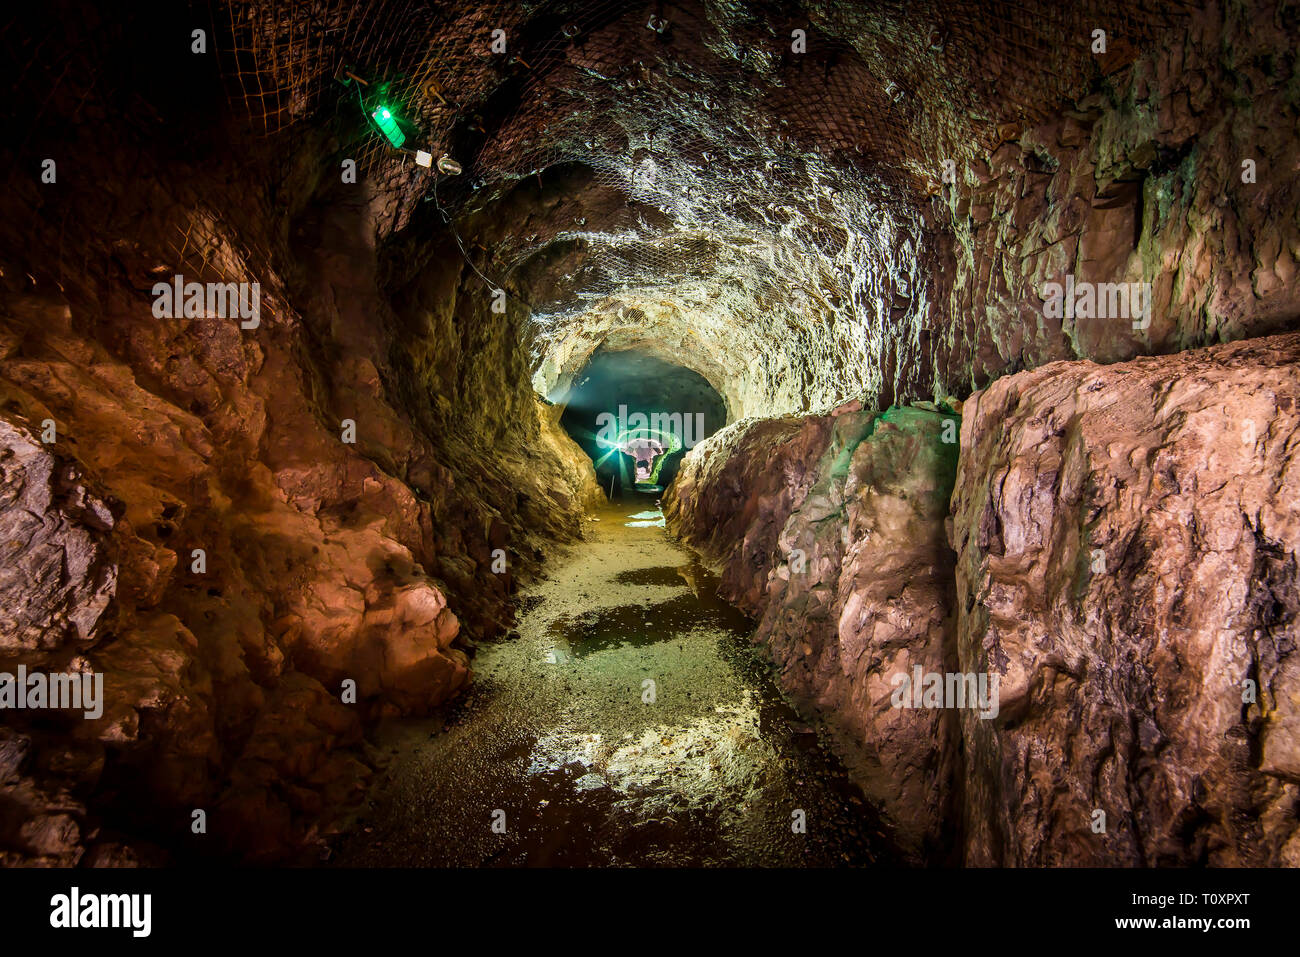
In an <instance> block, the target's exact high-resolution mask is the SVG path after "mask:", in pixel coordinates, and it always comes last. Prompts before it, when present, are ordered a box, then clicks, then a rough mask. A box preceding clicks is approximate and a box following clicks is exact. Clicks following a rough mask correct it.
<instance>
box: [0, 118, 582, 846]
mask: <svg viewBox="0 0 1300 957" xmlns="http://www.w3.org/2000/svg"><path fill="white" fill-rule="evenodd" d="M95 130H96V128H95V127H94V126H93V125H91V126H89V127H87V128H85V129H82V128H68V129H67V130H65V135H66V136H67V137H68V138H69V142H68V143H67V144H66V145H65V147H64V148H66V149H67V150H68V151H69V153H76V154H77V155H82V156H86V157H90V158H91V160H90V161H93V162H94V163H96V164H97V172H98V176H99V177H102V178H103V179H105V180H107V181H110V182H113V183H115V184H117V186H116V189H117V193H116V195H111V196H110V195H107V194H105V193H104V191H103V190H102V189H100V187H99V179H98V178H94V177H82V176H72V177H69V180H70V181H69V182H68V183H67V184H66V187H65V186H64V185H63V184H60V188H59V190H58V191H55V192H47V193H41V192H40V191H39V190H40V187H39V186H38V185H36V184H34V183H33V182H32V181H31V180H30V179H29V178H27V177H26V176H25V175H19V174H17V173H16V172H13V171H12V169H11V174H10V175H11V176H12V177H13V182H12V184H11V185H12V186H13V194H12V195H13V196H14V197H15V199H16V201H17V202H18V203H20V204H21V205H23V207H24V209H25V210H26V212H25V213H24V215H23V216H21V217H17V218H15V219H11V220H9V221H8V224H7V226H6V227H5V229H4V230H3V235H2V236H0V246H2V248H3V255H4V268H3V276H4V278H3V288H2V289H0V472H2V478H0V496H3V497H2V498H0V502H2V503H3V508H0V522H2V523H3V525H2V528H3V541H2V542H0V547H3V549H4V555H5V562H4V567H3V571H2V572H0V604H2V606H3V608H4V614H3V616H0V671H5V672H10V673H12V672H13V671H14V670H15V668H16V667H17V666H18V665H19V664H26V665H28V666H29V667H38V666H39V667H41V668H42V669H45V670H50V671H60V670H65V669H71V670H78V671H80V670H88V669H89V670H93V671H96V672H102V673H103V674H104V675H105V698H106V702H105V704H104V713H103V715H102V716H101V717H99V718H97V719H90V720H87V719H83V718H82V717H81V716H80V715H79V714H77V715H62V716H56V717H55V718H53V719H43V720H42V721H40V722H36V721H35V719H34V718H33V717H32V716H31V714H30V713H24V712H16V711H14V712H7V713H6V722H7V723H8V724H9V725H10V726H11V731H12V732H13V733H12V734H11V735H10V737H9V738H7V739H6V744H5V748H6V749H7V753H10V754H11V755H12V757H13V760H9V761H7V762H6V765H5V768H6V770H7V772H9V773H8V777H7V778H6V781H5V783H3V784H0V788H2V789H3V794H0V805H2V806H3V808H5V809H6V810H3V812H2V813H0V844H2V845H3V848H4V853H5V854H6V855H7V857H6V859H7V860H11V861H37V862H46V863H50V862H62V863H72V862H75V861H79V860H82V861H91V862H105V863H113V862H119V863H120V862H129V861H130V860H136V859H145V860H150V859H153V858H152V856H151V855H152V854H153V853H154V852H152V851H150V850H149V843H150V842H151V841H152V842H156V843H157V844H159V845H164V846H167V847H169V848H172V849H173V850H174V851H176V852H177V853H180V854H182V855H183V854H186V853H189V852H193V853H197V854H204V855H210V854H232V855H235V856H238V857H239V858H240V859H243V860H274V859H282V858H284V857H285V856H286V855H297V854H300V853H301V854H306V855H308V857H309V858H310V857H313V856H314V855H315V854H316V853H317V851H316V845H317V843H318V841H319V838H320V836H321V835H322V834H324V833H328V829H329V828H330V827H331V826H332V822H333V821H334V820H335V819H336V818H337V816H338V815H339V814H340V813H341V812H343V811H345V810H346V809H347V808H348V807H349V806H350V805H351V804H352V803H354V802H355V800H356V799H357V798H358V796H359V795H360V793H361V790H362V788H363V787H364V786H365V784H366V782H367V780H368V779H369V777H370V776H371V774H372V770H373V767H374V765H375V762H374V760H373V758H372V757H369V756H367V753H366V749H365V747H364V746H363V740H362V733H363V728H364V724H365V722H366V721H367V720H369V719H373V718H376V717H378V716H381V715H385V714H421V713H425V712H427V711H429V710H430V709H431V708H434V707H436V706H438V705H439V704H440V703H442V702H444V701H446V700H448V699H449V698H450V697H451V696H453V695H454V694H455V693H457V692H458V691H459V690H460V689H462V688H463V687H464V686H465V684H466V682H467V681H468V680H469V677H470V671H469V664H468V658H467V652H468V651H469V650H470V649H471V648H472V645H473V643H474V642H475V641H477V640H480V639H483V638H487V637H491V636H494V635H497V634H500V633H501V632H502V631H503V630H504V629H505V628H507V627H508V625H509V623H510V621H511V611H510V595H511V593H512V592H513V591H514V590H515V587H516V583H517V580H518V577H519V576H521V575H528V574H530V573H532V572H534V571H535V570H536V569H537V568H538V566H539V563H540V561H541V560H542V557H543V549H544V548H549V547H552V545H553V544H554V543H557V542H562V541H564V540H566V539H573V538H574V537H576V536H577V535H578V534H579V531H580V528H581V522H580V520H581V516H582V513H583V508H584V506H585V504H586V503H587V502H588V501H590V499H591V497H592V496H593V495H596V494H598V492H597V490H596V489H595V486H594V482H593V479H592V474H591V467H590V463H589V461H588V460H587V459H586V458H585V457H584V456H583V455H582V454H581V452H580V451H579V450H578V448H577V446H576V445H574V444H573V443H572V441H571V440H570V439H569V438H568V437H567V436H566V435H565V434H564V433H562V432H561V431H560V430H559V429H558V426H557V424H556V421H557V418H558V410H556V409H554V408H552V407H549V406H546V405H545V404H543V403H541V402H540V401H538V400H537V398H536V397H535V396H534V395H533V394H532V392H531V389H530V387H529V385H528V371H527V366H526V356H525V353H524V352H523V351H522V349H521V348H520V347H519V345H518V342H519V339H520V332H519V313H518V307H517V306H512V312H511V313H509V314H505V315H497V314H494V313H491V312H490V301H491V300H490V298H489V297H487V296H484V295H480V294H478V286H479V284H478V281H477V280H474V282H473V285H472V286H470V285H466V284H464V276H463V275H462V270H463V269H464V261H463V259H462V258H461V256H460V254H459V252H458V251H457V250H456V248H455V246H454V244H453V243H452V242H451V241H450V240H449V239H447V238H445V237H444V239H443V241H442V243H441V244H438V243H432V244H421V245H420V246H418V247H416V246H408V247H401V246H390V247H386V248H385V249H384V250H382V251H381V250H380V249H379V247H378V246H377V245H376V242H375V225H374V222H375V220H374V216H375V215H376V213H375V210H376V206H375V204H374V193H373V191H372V190H370V189H369V188H368V187H367V186H366V185H365V184H361V185H358V186H355V187H354V188H353V189H352V190H351V191H342V190H340V187H341V186H342V184H341V183H337V182H336V178H335V177H330V178H329V179H326V180H323V181H322V180H321V179H320V178H319V177H318V175H317V173H316V172H315V170H314V167H313V166H312V164H305V165H304V164H303V163H302V157H303V156H310V155H311V150H312V148H313V146H314V145H315V144H307V145H305V146H304V151H303V152H302V153H291V154H287V155H285V156H279V157H274V156H270V155H269V154H268V155H258V156H255V157H250V158H249V161H248V165H247V166H245V167H241V168H240V169H239V170H238V171H235V170H233V169H232V167H230V166H229V165H226V164H227V163H228V159H225V158H218V159H213V160H211V161H209V162H207V163H206V164H205V163H203V162H197V163H187V162H175V163H173V162H171V157H170V156H169V154H168V152H167V148H166V146H165V145H156V144H155V146H156V148H154V149H149V148H142V149H141V150H140V152H139V153H134V152H131V151H130V150H126V149H124V150H119V151H111V152H100V153H97V152H96V151H95V150H94V149H93V141H94V139H95V137H96V135H105V134H103V133H102V132H101V133H99V134H96V132H95ZM115 135H117V136H119V137H121V138H122V141H124V142H125V141H128V140H127V137H128V136H129V135H135V136H138V137H139V139H140V142H141V143H145V144H148V143H152V142H153V140H152V137H153V136H154V132H153V131H150V130H148V129H144V130H136V131H134V132H133V133H131V132H130V131H126V130H116V131H115ZM214 135H216V136H217V138H220V133H219V132H218V131H214ZM60 155H63V154H62V153H60ZM213 155H214V156H217V155H218V154H213ZM272 182H274V183H277V184H280V185H278V186H275V187H272V186H271V185H259V184H270V183H272ZM331 183H335V185H330V184H331ZM273 192H274V196H273V195H272V193H273ZM200 195H201V197H202V198H200ZM272 210H282V212H278V213H273V212H272ZM20 221H21V222H27V223H31V222H37V223H49V222H55V223H57V222H69V221H75V222H77V223H79V224H80V229H79V230H77V231H75V232H73V233H69V234H66V235H65V234H63V233H61V231H60V230H58V229H54V228H41V229H36V230H35V231H31V232H28V231H26V230H24V231H22V232H20V231H19V230H18V228H17V225H16V224H17V223H18V222H20ZM122 224H129V229H123V228H122ZM73 250H75V252H74V251H73ZM70 258H77V259H79V260H80V261H81V262H82V263H83V265H82V268H80V269H78V270H75V271H71V270H67V269H66V268H64V267H66V265H67V263H68V262H69V259H70ZM176 274H182V275H183V276H184V277H185V279H186V281H187V282H188V281H196V282H224V281H249V282H257V283H259V284H260V294H261V305H260V315H259V316H258V321H257V324H256V327H255V328H241V318H242V317H240V316H230V315H225V316H222V315H220V314H218V313H216V312H213V311H211V310H210V309H208V308H200V309H199V310H198V313H197V314H191V315H189V316H186V315H184V314H180V315H176V316H174V317H169V316H166V315H159V314H158V313H157V312H156V311H155V308H154V307H155V304H156V302H157V297H156V296H155V295H154V284H155V283H157V282H164V283H170V282H171V281H172V279H173V276H174V275H176ZM47 421H48V422H51V423H53V432H52V441H50V442H48V443H46V442H42V440H41V437H42V433H43V430H44V429H45V425H44V423H46V422H47ZM353 428H354V429H355V439H354V440H353V438H352V434H351V432H350V430H351V429H353ZM345 682H355V703H352V699H351V698H350V697H349V698H346V699H345V697H344V692H345ZM6 802H7V803H6ZM195 809H203V810H204V811H205V812H206V814H207V819H208V828H207V833H206V835H202V836H199V835H194V834H192V833H191V821H192V812H193V811H194V810H195ZM42 822H44V823H42ZM114 834H115V835H117V836H115V837H114V836H112V835H114Z"/></svg>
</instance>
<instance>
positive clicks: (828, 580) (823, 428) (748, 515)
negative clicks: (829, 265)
mask: <svg viewBox="0 0 1300 957" xmlns="http://www.w3.org/2000/svg"><path fill="white" fill-rule="evenodd" d="M854 408H855V406H849V407H846V408H845V409H842V410H837V413H836V414H834V415H828V416H816V417H811V418H808V419H805V420H802V421H801V420H797V419H786V420H767V421H758V422H752V423H750V422H746V423H742V424H740V425H738V426H735V427H733V428H731V429H729V430H727V431H726V432H724V433H720V434H719V435H718V436H715V437H713V438H712V439H710V440H709V441H708V442H706V443H704V444H703V445H701V446H700V448H699V449H698V450H697V451H695V452H694V453H693V454H692V455H690V456H689V457H688V458H687V459H686V461H685V463H684V465H683V468H682V471H681V473H680V474H679V476H678V479H677V483H676V484H675V485H674V486H673V488H672V489H671V490H670V491H669V494H668V496H667V499H666V501H665V508H664V511H665V515H666V516H667V517H668V520H669V522H670V524H671V526H672V528H673V529H674V530H676V531H677V532H678V533H679V534H680V535H682V537H683V538H685V539H686V540H687V541H689V542H690V543H691V544H693V545H695V546H696V547H698V548H700V549H701V550H703V551H704V552H705V553H706V554H709V555H710V556H712V557H713V558H714V559H715V560H716V561H718V562H719V563H720V565H721V569H722V578H723V586H722V593H723V595H724V597H726V598H727V599H728V600H731V601H735V602H736V603H737V604H738V605H740V607H742V608H744V609H745V610H746V611H748V612H749V613H750V614H752V615H754V616H756V617H758V618H759V619H760V624H759V629H758V634H757V636H756V638H755V640H756V641H758V642H761V643H763V644H764V645H765V646H766V648H767V651H768V653H769V654H771V656H772V657H773V659H774V660H775V661H776V663H777V665H778V667H779V668H780V672H781V681H782V685H783V687H784V688H785V689H786V691H788V692H790V693H791V694H793V695H795V696H796V697H797V698H798V699H801V700H802V701H804V702H806V703H809V704H812V705H814V706H815V707H816V708H817V709H818V710H820V711H821V712H822V713H823V714H825V715H826V716H827V718H828V719H829V721H830V723H831V725H832V727H833V729H834V731H835V732H836V736H837V738H838V741H839V744H840V746H841V751H842V753H844V755H845V756H846V758H848V760H849V761H850V764H851V766H852V770H853V771H854V775H855V777H856V779H857V781H858V783H859V784H860V785H862V787H863V789H864V791H865V793H866V794H867V796H868V797H869V798H871V799H872V800H873V802H874V803H876V804H877V805H878V807H879V809H880V810H881V811H882V813H883V815H884V817H885V820H886V822H887V823H888V824H890V825H892V827H893V828H894V832H895V838H896V840H897V841H898V843H899V845H900V846H901V848H902V849H903V850H904V852H905V853H907V854H909V855H910V856H912V857H913V858H914V859H926V858H939V857H942V856H943V848H944V847H951V835H950V834H949V832H948V830H947V828H946V826H945V821H947V820H950V819H951V813H952V803H953V797H954V789H953V783H954V780H955V775H956V772H957V738H958V734H959V731H958V723H957V719H956V717H955V715H954V714H953V712H950V711H944V710H938V709H917V708H910V707H895V705H894V701H893V698H894V692H895V690H896V689H897V688H898V687H899V684H898V682H897V680H896V677H897V676H899V675H907V676H909V677H910V676H912V675H913V673H914V669H915V668H917V667H920V668H921V669H922V671H923V672H924V673H931V672H940V673H943V672H949V671H952V670H953V668H952V667H949V666H948V665H949V664H950V663H951V662H953V661H955V644H954V639H955V629H954V626H955V620H954V618H953V615H952V608H953V577H952V563H953V556H952V552H951V550H950V549H949V548H948V544H947V541H946V540H945V536H944V519H945V517H946V515H947V509H948V497H949V495H950V493H951V491H952V481H953V474H954V471H955V468H956V452H957V425H958V421H959V420H958V417H957V416H955V415H951V414H944V413H940V412H937V411H932V410H926V409H919V408H900V409H890V410H889V411H887V412H885V413H872V412H860V411H853V409H854ZM945 440H946V441H945Z"/></svg>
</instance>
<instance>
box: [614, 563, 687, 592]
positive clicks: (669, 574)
mask: <svg viewBox="0 0 1300 957" xmlns="http://www.w3.org/2000/svg"><path fill="white" fill-rule="evenodd" d="M679 567H680V566H677V565H660V566H659V567H657V568H636V569H633V570H632V571H626V572H619V573H618V574H617V575H615V576H614V583H615V584H618V585H667V586H670V587H674V586H675V587H683V586H685V585H686V583H687V579H686V578H685V577H684V576H683V574H682V572H681V571H679Z"/></svg>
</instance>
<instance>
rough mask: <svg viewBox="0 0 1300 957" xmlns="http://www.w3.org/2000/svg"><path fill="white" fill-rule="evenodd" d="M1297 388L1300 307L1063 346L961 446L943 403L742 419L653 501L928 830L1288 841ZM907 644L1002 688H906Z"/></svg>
mask: <svg viewBox="0 0 1300 957" xmlns="http://www.w3.org/2000/svg"><path fill="white" fill-rule="evenodd" d="M1298 398H1300V335H1289V336H1279V337H1274V338H1268V339H1258V340H1252V341H1248V342H1242V343H1234V344H1231V345H1226V346H1219V347H1215V348H1212V349H1206V350H1200V351H1195V352H1187V353H1180V354H1178V355H1175V356H1168V357H1161V358H1147V359H1139V360H1134V361H1131V362H1127V363H1122V364H1119V365H1114V366H1108V367H1107V366H1097V365H1093V364H1091V363H1086V362H1071V363H1054V364H1051V365H1048V366H1044V367H1043V368H1041V369H1038V370H1036V371H1033V372H1024V373H1019V374H1017V375H1014V376H1009V377H1007V378H1004V379H1001V380H999V381H998V382H996V383H995V384H994V385H993V386H992V387H990V388H989V389H987V390H985V391H983V392H980V393H976V394H975V395H974V396H973V397H972V398H971V399H970V400H968V401H967V402H966V403H965V404H964V405H963V408H962V412H963V416H962V418H961V420H960V421H961V447H960V459H959V461H958V459H957V456H956V454H955V446H953V445H951V444H947V443H945V442H944V441H943V439H944V437H945V436H944V431H945V423H951V424H952V426H954V427H955V424H956V422H957V417H956V416H954V415H947V414H943V413H936V412H931V411H925V410H921V409H891V410H890V411H888V412H886V413H884V414H871V413H861V412H855V411H852V410H851V409H852V407H848V408H846V409H844V410H839V412H838V413H837V414H836V415H835V416H816V417H810V418H808V419H804V420H798V419H784V420H769V421H760V422H747V423H742V424H740V425H738V426H733V427H732V428H731V429H729V430H727V431H726V432H723V433H720V434H719V435H718V436H715V437H714V438H713V439H711V440H709V441H708V442H706V443H704V444H702V445H701V446H700V447H699V448H698V449H697V450H695V451H694V452H693V453H692V454H691V455H690V456H689V457H688V458H687V460H686V462H685V463H684V465H683V468H682V472H681V475H680V477H679V480H678V484H677V485H676V486H675V487H674V489H673V490H672V491H671V492H670V494H669V496H668V499H667V502H666V507H665V512H666V514H667V515H668V517H669V521H670V524H671V526H672V527H673V528H674V529H676V530H677V531H678V533H679V534H681V535H682V537H684V538H685V539H687V540H688V541H690V542H691V543H692V544H695V545H696V546H697V547H699V548H701V549H702V550H704V551H705V552H706V553H707V554H709V555H711V556H712V557H713V558H714V559H715V560H716V561H717V562H719V564H720V565H721V567H722V572H723V594H724V596H725V597H728V598H730V599H732V600H734V601H736V602H737V603H738V604H739V605H740V606H741V607H743V608H745V609H746V610H747V611H749V612H750V613H751V614H754V615H755V616H757V617H759V618H760V619H761V623H760V625H759V630H758V636H757V640H759V641H761V642H762V643H763V644H764V645H766V647H767V650H768V652H769V653H770V654H771V656H772V657H773V659H774V660H775V661H776V663H777V665H778V667H779V668H780V671H781V678H782V681H783V684H784V686H785V688H786V689H787V690H788V691H790V692H792V693H794V694H795V695H796V696H798V697H800V698H802V699H803V700H805V701H807V702H810V703H812V704H814V705H816V706H817V707H818V708H820V709H822V710H823V711H824V712H825V713H826V714H827V716H828V718H829V719H830V721H831V723H832V725H833V727H834V728H835V729H836V731H837V732H838V738H839V744H840V746H841V749H842V750H843V752H844V753H845V756H846V757H847V758H849V760H850V761H851V764H852V767H853V770H854V772H855V776H856V777H857V779H858V781H859V783H860V784H861V785H862V786H863V788H864V790H865V791H866V793H867V794H868V795H869V796H870V797H871V798H872V799H873V800H874V801H875V802H877V803H878V804H879V805H880V808H881V810H882V811H883V812H884V815H885V817H886V820H887V821H888V822H889V823H890V824H892V825H893V826H894V829H895V836H896V838H897V840H898V841H899V844H900V846H901V847H902V848H903V849H904V850H905V851H908V852H910V853H911V854H912V855H914V856H916V857H920V858H928V859H931V860H934V859H941V858H942V857H943V854H942V852H941V850H940V849H941V848H942V847H943V846H945V841H947V842H952V841H956V842H957V844H958V845H960V846H961V849H960V850H959V851H958V856H959V857H961V858H962V859H964V861H965V862H966V863H968V864H974V865H989V864H995V865H1027V866H1033V865H1056V864H1071V865H1080V864H1092V865H1170V864H1175V865H1188V864H1212V865H1278V864H1283V865H1295V864H1297V863H1300V857H1298V856H1297V855H1298V854H1300V837H1297V833H1300V832H1298V829H1297V816H1296V809H1297V801H1300V775H1297V762H1298V761H1300V751H1298V750H1297V747H1298V744H1300V738H1298V737H1297V724H1296V719H1295V713H1296V711H1295V709H1296V702H1297V698H1298V696H1300V685H1298V684H1297V681H1298V679H1300V651H1298V650H1297V621H1298V618H1297V611H1298V610H1300V575H1298V572H1297V563H1296V554H1297V548H1298V547H1300V513H1298V512H1297V503H1296V498H1295V494H1294V490H1295V489H1296V488H1300V484H1297V483H1300V452H1298V451H1297V449H1300V406H1298V405H1297V399H1298ZM949 437H955V431H954V430H953V429H949ZM954 470H955V484H954ZM954 487H955V491H953V489H954ZM950 492H951V493H952V500H951V516H950V517H949V502H948V496H949V493H950ZM945 521H946V522H947V525H948V529H949V530H948V532H947V533H946V534H945V531H944V526H945ZM949 536H950V538H951V543H952V548H953V549H955V550H956V553H957V554H956V556H954V554H953V552H952V550H950V549H949V548H948V546H947V543H946V541H945V538H946V537H949ZM954 561H955V566H954ZM917 667H920V669H921V671H922V673H934V672H937V673H942V674H945V675H946V674H954V673H955V674H962V675H976V676H979V675H981V674H982V675H986V676H987V677H986V679H985V680H986V681H987V682H988V684H987V685H986V687H991V686H992V675H994V674H996V676H997V679H998V685H997V690H998V695H997V700H996V706H995V708H991V709H986V710H987V711H988V713H987V714H982V713H981V711H980V709H978V708H973V707H970V706H969V705H968V706H965V707H956V708H954V707H951V703H945V704H946V705H947V706H945V707H939V708H920V709H909V708H906V707H904V708H899V707H896V706H895V705H896V704H897V702H896V701H895V700H894V699H893V698H892V697H891V694H892V692H893V691H894V690H895V689H896V688H897V687H898V684H897V680H898V679H897V676H899V675H911V674H914V673H915V672H914V669H916V668H917ZM1098 812H1101V813H1102V814H1104V818H1103V817H1102V816H1100V814H1099V813H1098ZM950 815H956V816H957V817H959V818H960V821H961V823H960V825H958V826H956V827H954V828H951V829H949V828H945V826H944V822H945V820H947V819H948V817H949V816H950ZM1103 826H1104V829H1103ZM950 846H951V845H950ZM950 859H951V858H950Z"/></svg>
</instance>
